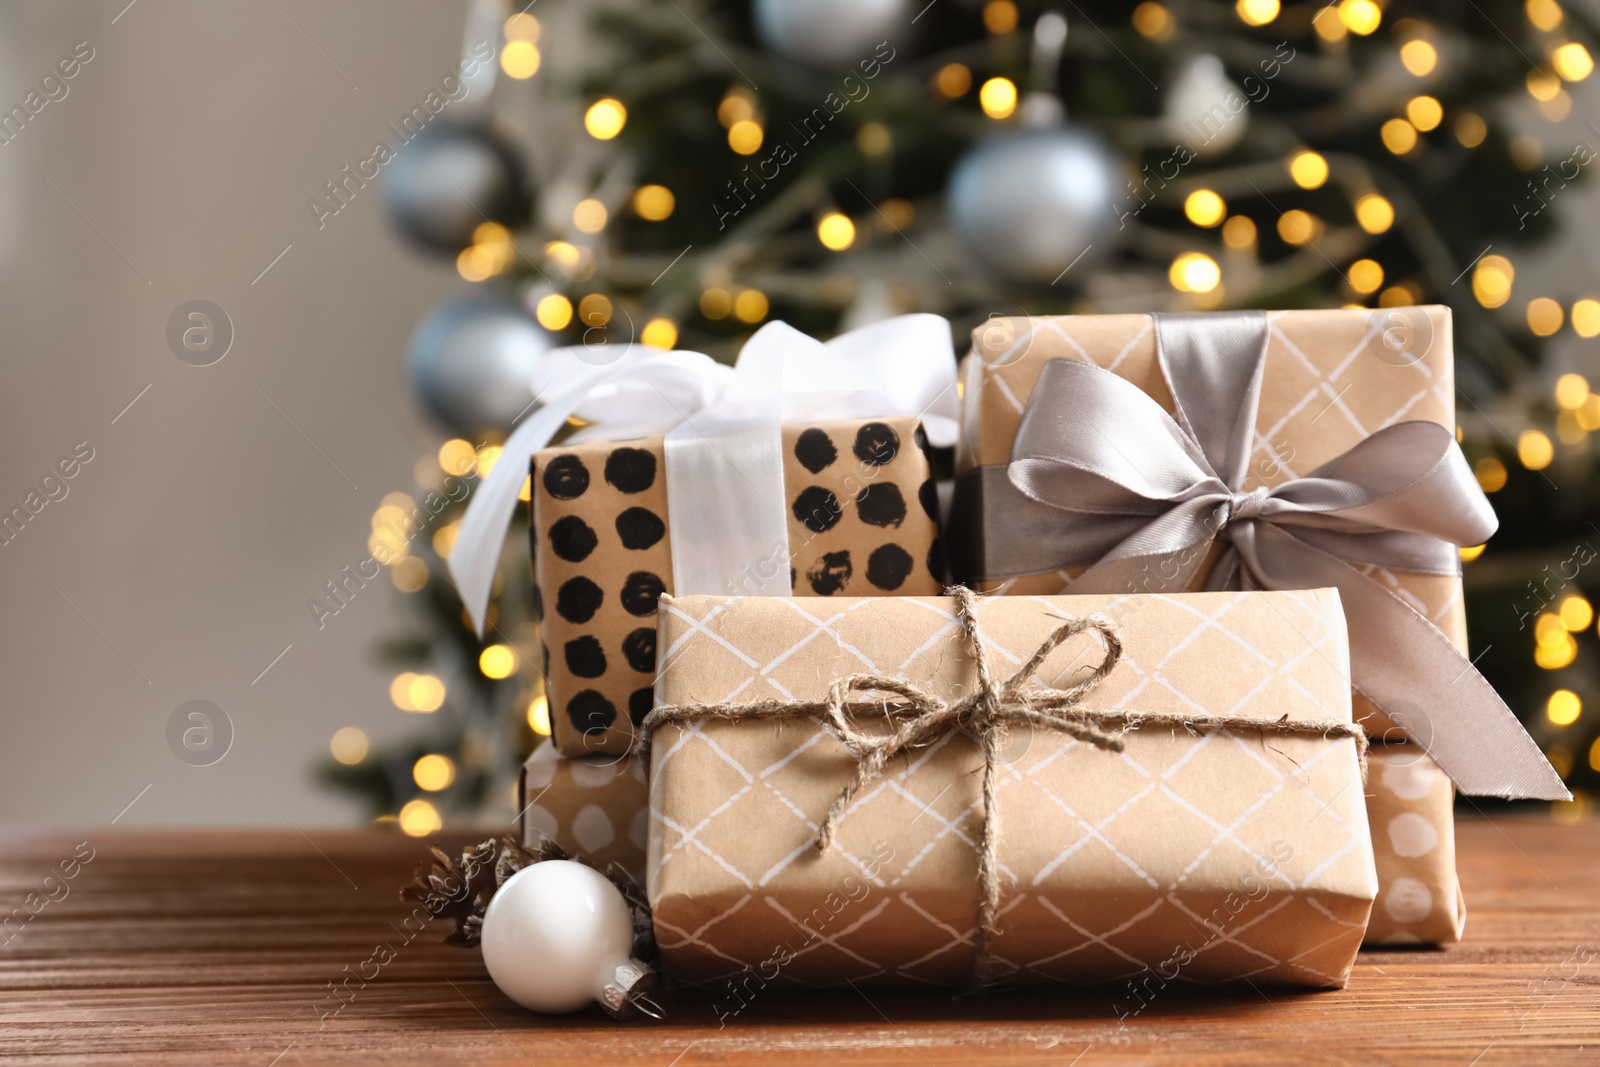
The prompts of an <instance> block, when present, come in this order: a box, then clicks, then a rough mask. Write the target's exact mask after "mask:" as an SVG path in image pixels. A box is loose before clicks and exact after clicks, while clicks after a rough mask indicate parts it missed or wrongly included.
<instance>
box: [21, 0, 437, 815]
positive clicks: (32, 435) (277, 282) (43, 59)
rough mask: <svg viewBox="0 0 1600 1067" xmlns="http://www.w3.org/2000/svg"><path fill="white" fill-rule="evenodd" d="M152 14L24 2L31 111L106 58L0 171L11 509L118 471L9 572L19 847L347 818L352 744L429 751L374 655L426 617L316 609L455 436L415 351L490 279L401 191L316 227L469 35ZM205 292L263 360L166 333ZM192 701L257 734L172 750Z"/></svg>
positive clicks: (169, 4)
mask: <svg viewBox="0 0 1600 1067" xmlns="http://www.w3.org/2000/svg"><path fill="white" fill-rule="evenodd" d="M124 4H126V0H104V2H102V0H94V2H83V3H78V2H73V3H67V2H42V0H39V2H20V0H8V2H7V3H6V4H5V5H4V6H3V7H0V104H3V105H4V108H5V109H7V110H9V108H10V107H11V105H13V104H16V103H21V102H22V101H23V98H24V96H25V95H26V94H27V92H28V91H29V90H30V88H32V87H33V86H34V85H35V83H36V82H37V81H38V79H39V78H40V77H41V76H42V75H44V74H46V73H47V72H49V71H50V70H51V69H52V67H53V66H54V64H55V63H56V61H57V60H58V59H59V58H61V57H63V56H67V55H69V54H70V53H71V51H72V49H73V46H74V44H75V43H77V42H79V41H88V42H89V44H90V46H91V47H92V48H93V49H94V58H93V59H92V60H91V61H90V62H89V63H88V64H87V65H85V66H84V67H83V68H82V70H81V71H80V72H79V73H78V75H77V76H76V77H75V78H73V79H72V80H71V81H70V82H68V83H67V85H68V87H69V92H68V95H67V96H66V97H65V98H64V99H61V100H59V101H57V102H53V103H50V104H48V105H47V106H46V107H45V108H44V109H43V111H41V112H40V113H39V114H38V115H37V116H36V117H35V118H34V119H33V120H32V121H31V122H30V123H29V124H28V125H27V126H26V128H25V129H24V130H23V132H22V133H21V134H20V135H19V136H17V137H16V138H15V139H14V140H13V141H12V142H11V143H9V144H6V145H4V146H0V275H3V281H0V511H6V510H9V509H10V508H11V507H12V506H14V505H20V504H23V503H24V500H25V497H26V496H27V494H28V492H29V491H30V490H31V489H34V488H36V487H37V484H38V482H39V479H40V478H41V477H42V476H44V475H45V474H46V473H47V472H49V471H50V470H51V468H52V466H53V465H54V464H55V463H56V462H57V460H58V459H59V458H60V457H63V456H66V455H68V454H69V453H71V452H72V450H73V448H74V446H75V445H76V444H77V443H78V442H84V441H87V442H88V445H89V447H92V449H93V450H94V458H93V459H92V460H91V461H90V462H89V463H88V464H87V465H86V466H84V467H83V468H82V469H81V471H79V473H78V474H77V475H76V477H74V478H73V479H72V480H71V481H70V482H68V483H66V484H67V486H68V488H69V493H68V495H67V496H66V497H65V498H64V499H61V500H59V501H57V502H53V503H49V504H48V505H46V506H45V507H44V509H43V510H42V511H41V512H40V513H39V514H38V515H37V516H36V517H35V518H34V519H33V520H32V521H31V522H30V523H29V524H28V525H27V526H26V528H25V529H24V531H23V532H22V534H21V535H20V536H18V537H17V538H16V539H15V540H14V541H12V542H10V543H9V544H5V545H0V610H3V612H4V615H3V628H0V821H5V822H44V823H75V824H84V825H94V824H105V823H109V822H110V821H111V820H112V818H113V817H115V816H117V814H118V812H119V811H120V810H121V809H122V808H123V807H124V806H125V805H127V804H128V803H129V801H130V800H132V799H133V798H134V797H135V796H137V795H139V794H140V792H141V790H144V789H145V787H146V786H147V785H148V786H149V790H148V792H146V793H144V794H143V796H142V797H140V799H139V800H138V802H137V803H136V804H135V805H134V806H133V807H132V808H131V809H130V810H129V811H128V812H127V814H126V815H124V816H122V818H121V820H120V822H119V824H118V825H119V826H129V825H134V826H138V825H151V824H172V823H254V824H264V825H272V824H277V825H280V826H281V825H284V822H285V820H286V819H292V820H293V821H294V822H296V823H298V824H300V825H309V824H326V823H337V822H347V821H350V820H352V819H354V818H355V817H356V815H357V811H356V808H355V806H354V805H352V804H350V803H349V802H347V801H345V800H342V799H340V798H337V797H335V796H333V795H331V794H329V793H327V792H325V791H323V790H321V789H319V788H318V787H316V786H314V785H313V784H312V782H311V779H310V775H309V767H310V765H311V763H312V761H313V760H314V759H315V758H317V757H318V756H320V755H321V754H323V753H325V752H326V751H327V744H328V738H329V736H330V735H331V734H332V732H333V731H334V730H335V729H337V728H338V727H340V726H343V725H356V726H360V727H362V728H363V729H365V730H366V731H367V732H368V733H369V734H371V735H372V736H373V737H374V739H377V738H381V737H383V736H385V735H390V734H394V733H399V732H403V731H406V730H408V729H414V728H415V727H416V725H417V724H416V722H415V721H411V722H407V721H405V719H406V716H403V715H402V714H401V713H399V712H397V711H395V709H394V708H393V707H392V706H391V705H390V704H389V702H388V697H387V680H388V676H387V674H386V673H384V672H381V671H379V670H378V669H376V668H375V667H374V666H373V665H372V664H371V661H370V658H369V649H370V647H371V645H372V642H373V640H374V639H375V637H376V636H377V635H379V634H380V633H382V632H384V631H386V630H388V629H391V628H393V627H394V625H395V620H394V617H393V610H394V607H395V604H396V600H397V598H398V597H399V594H397V593H395V592H393V591H392V590H391V589H390V588H389V586H388V585H387V582H386V580H384V579H380V580H379V584H374V585H372V586H370V587H369V589H368V590H367V591H365V592H364V593H363V594H362V595H361V596H360V597H358V599H357V600H356V601H355V602H354V603H353V604H352V605H351V606H350V608H349V609H348V610H346V611H344V612H342V613H341V614H340V615H339V616H337V617H335V618H333V619H330V620H328V622H327V626H326V628H325V629H323V630H322V631H321V632H318V631H317V629H316V627H315V624H314V622H313V621H312V616H311V613H310V612H309V610H308V609H307V606H306V601H307V599H308V598H309V597H311V596H313V595H315V594H316V593H317V591H318V589H319V586H320V585H321V583H322V582H323V581H325V580H327V579H329V578H332V577H334V576H335V574H336V573H337V572H338V570H339V568H340V567H341V566H343V565H345V564H347V563H354V562H355V561H357V560H358V559H360V558H361V557H362V556H364V555H365V554H366V547H365V546H366V540H367V535H368V522H369V517H370V515H371V513H372V511H373V510H374V508H375V507H376V506H377V504H378V501H379V499H380V498H381V497H382V496H383V494H384V493H386V492H389V491H391V490H394V489H404V488H409V487H410V484H411V477H410V470H411V466H412V464H413V462H414V461H415V460H416V458H417V457H418V456H419V455H421V454H422V453H423V452H424V451H426V450H427V449H428V448H430V447H432V446H433V445H434V444H436V442H437V440H438V436H437V434H436V433H435V432H434V431H433V430H432V429H431V428H429V427H428V426H427V425H426V424H425V423H424V422H423V421H422V420H421V418H420V417H419V416H418V415H417V414H416V413H415V411H414V409H413V406H412V403H411V399H410V397H409V394H408V391H407V387H406V384H405V382H404V379H403V374H402V354H403V351H404V344H405V340H406V337H407V334H408V332H409V331H410V329H411V326H412V324H413V323H414V322H415V320H416V318H417V317H418V316H419V315H420V314H421V312H422V311H423V310H424V309H426V308H427V307H428V306H429V305H430V304H431V303H433V302H434V301H436V300H437V299H439V298H441V297H443V296H444V295H446V294H448V293H451V292H453V291H456V290H458V289H459V288H461V287H462V285H463V283H461V282H460V281H459V280H458V279H457V278H456V277H455V273H454V270H453V269H452V268H451V266H450V265H449V264H447V263H438V262H432V261H425V260H423V259H421V258H419V257H418V256H416V255H413V254H411V253H410V252H409V251H408V250H407V249H405V248H403V247H402V246H401V244H400V242H399V240H398V239H397V238H396V237H395V236H394V235H393V234H392V233H391V231H390V229H389V226H388V224H387V221H386V219H385V218H384V214H383V211H382V205H381V204H380V203H379V199H378V193H377V189H376V187H372V186H369V187H368V189H366V190H365V191H363V192H362V193H361V194H360V195H359V196H358V197H357V198H356V199H355V201H354V202H353V203H352V204H351V205H350V206H349V207H348V208H346V209H345V210H344V211H343V212H341V213H340V214H339V215H338V216H337V217H335V218H333V219H330V220H328V222H327V225H326V227H325V228H324V229H322V230H321V231H320V232H319V231H318V229H317V226H316V224H315V222H314V221H313V219H312V215H311V212H310V211H309V210H308V208H307V205H306V201H307V199H308V198H309V197H311V196H314V195H317V194H318V193H319V191H320V190H321V187H322V185H323V183H324V182H325V181H327V180H328V179H330V178H332V177H334V176H335V175H336V173H337V172H338V171H339V169H340V168H341V167H342V166H344V165H345V164H347V163H354V162H355V161H357V160H358V159H360V158H363V157H364V156H365V155H366V154H368V152H369V150H370V147H371V145H372V144H373V142H374V141H375V140H377V139H378V138H379V137H380V136H381V135H382V133H383V127H384V123H385V122H387V121H389V120H391V119H393V118H395V117H396V116H398V115H399V114H401V113H404V112H405V111H407V110H409V108H410V107H411V105H412V104H414V103H416V102H417V101H418V100H420V99H421V97H422V95H423V94H424V93H426V92H427V90H428V89H430V88H432V87H433V85H434V84H435V83H436V82H437V81H438V79H439V76H440V75H441V74H442V73H443V72H444V71H445V70H446V68H447V67H450V66H451V65H452V64H454V63H456V62H457V61H458V60H459V56H458V52H459V50H460V42H461V32H462V17H463V8H462V5H461V4H459V3H445V2H437V0H413V2H408V3H393V2H382V3H379V2H375V0H364V2H360V3H355V2H341V3H322V2H318V0H271V2H268V3H259V2H243V0H226V2H221V0H206V2H201V0H136V3H134V5H133V6H132V7H130V8H127V9H126V10H124ZM119 12H121V14H120V16H119ZM113 20H115V21H113ZM290 20H292V24H291V21H290ZM297 27H298V29H297ZM302 31H303V35H302ZM308 38H309V40H308ZM319 51H320V53H321V54H319ZM336 67H337V69H335V68H336ZM341 72H342V73H341ZM347 78H348V80H347ZM352 82H353V83H354V85H355V86H358V87H359V88H354V87H352V84H351V83H352ZM52 184H53V185H54V188H52ZM69 200H70V203H69ZM286 246H287V247H289V250H288V252H287V253H286V254H284V255H283V257H282V259H280V260H278V261H277V263H276V264H275V265H274V266H272V268H271V270H269V271H267V273H266V274H265V275H264V276H261V277H259V278H258V275H260V274H261V272H262V270H263V269H264V268H266V267H267V265H268V264H269V263H272V261H273V259H274V257H276V256H278V255H279V253H280V252H282V251H283V250H284V249H285V247H286ZM196 298H202V299H207V300H211V301H213V302H215V303H216V304H218V305H220V306H221V307H222V308H223V309H225V311H226V312H227V314H228V316H229V317H230V318H231V319H232V322H233V324H234V329H235V332H236V337H235V340H234V342H233V346H232V349H231V351H230V352H229V353H228V355H227V356H226V358H224V359H223V360H222V361H221V362H219V363H217V364H215V365H214V366H210V367H204V368H197V367H193V366H189V365H187V364H185V363H183V362H180V361H179V360H178V359H177V358H176V357H175V356H174V355H173V353H172V352H171V351H169V349H168V345H167V341H166V336H165V334H166V327H167V320H168V317H169V315H170V314H171V313H172V311H173V310H174V308H176V307H177V306H178V305H180V304H182V303H183V302H185V301H188V300H191V299H196ZM147 386H148V390H147V391H144V392H143V393H142V395H140V394H141V391H143V390H146V387H147ZM263 394H264V395H263ZM135 396H139V400H138V402H137V403H135V404H134V405H133V407H132V408H131V409H128V410H127V411H126V412H125V413H123V414H122V415H121V417H120V418H116V417H117V416H118V413H119V412H122V411H123V408H124V406H125V405H127V404H128V403H129V402H130V401H131V400H133V399H134V397H135ZM267 398H270V402H269V400H268V399H267ZM273 405H276V406H277V408H279V409H281V413H280V411H278V410H274V406H273ZM114 418H115V419H116V421H115V422H113V419H114ZM291 420H292V425H291ZM302 434H303V436H302ZM308 439H309V440H308ZM319 449H320V451H321V453H322V454H319V452H318V450H319ZM336 467H337V469H336ZM285 646H292V647H291V648H290V649H289V651H288V653H287V654H286V655H284V656H283V658H282V659H281V660H280V661H279V662H278V663H277V664H276V665H275V666H273V667H272V669H271V670H270V671H268V672H267V673H266V674H265V676H263V677H261V678H260V680H259V681H256V682H254V683H252V679H255V678H256V677H257V675H258V674H260V672H261V671H262V669H263V668H265V667H266V666H267V665H268V664H269V663H271V662H272V660H273V658H274V657H275V656H277V655H278V654H279V653H280V652H281V651H282V650H283V649H284V648H285ZM196 698H198V699H206V700H211V701H213V702H215V703H216V704H218V705H220V706H221V707H222V708H223V709H224V710H225V711H226V712H227V713H228V715H229V717H230V718H231V719H232V722H233V724H234V727H235V730H236V736H235V740H234V742H233V748H232V750H231V751H230V752H229V754H228V755H227V757H226V758H225V759H223V760H222V761H221V762H219V763H217V764H215V765H214V766H211V767H207V768H195V767H190V766H186V765H184V764H183V763H181V762H180V761H179V760H178V759H177V758H175V757H174V755H173V754H172V752H170V751H169V750H168V746H167V742H166V739H165V730H166V724H167V719H168V717H169V715H171V713H172V712H173V710H174V709H175V708H176V707H177V706H178V705H180V704H182V703H184V702H185V701H188V700H191V699H196Z"/></svg>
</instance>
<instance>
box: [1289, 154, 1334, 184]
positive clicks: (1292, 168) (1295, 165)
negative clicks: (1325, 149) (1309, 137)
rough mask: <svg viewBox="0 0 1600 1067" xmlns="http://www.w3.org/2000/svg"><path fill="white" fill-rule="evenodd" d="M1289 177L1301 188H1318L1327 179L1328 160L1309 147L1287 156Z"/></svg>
mask: <svg viewBox="0 0 1600 1067" xmlns="http://www.w3.org/2000/svg"><path fill="white" fill-rule="evenodd" d="M1289 177H1291V178H1293V179H1294V183H1295V184H1296V185H1298V186H1299V187H1300V188H1302V189H1320V188H1321V187H1322V185H1323V183H1325V182H1326V181H1327V180H1328V161H1327V160H1326V159H1325V158H1323V156H1322V155H1321V154H1320V153H1317V152H1312V151H1310V150H1309V149H1306V150H1302V151H1299V152H1296V153H1295V154H1294V155H1292V156H1290V157H1289Z"/></svg>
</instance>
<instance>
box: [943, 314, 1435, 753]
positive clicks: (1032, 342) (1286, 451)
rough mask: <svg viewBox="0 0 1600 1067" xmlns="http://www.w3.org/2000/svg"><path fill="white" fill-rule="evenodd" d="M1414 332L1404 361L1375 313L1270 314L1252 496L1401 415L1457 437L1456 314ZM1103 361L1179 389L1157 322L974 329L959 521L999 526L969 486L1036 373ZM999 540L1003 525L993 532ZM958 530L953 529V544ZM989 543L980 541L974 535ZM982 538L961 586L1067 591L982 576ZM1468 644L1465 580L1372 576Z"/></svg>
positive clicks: (967, 539)
mask: <svg viewBox="0 0 1600 1067" xmlns="http://www.w3.org/2000/svg"><path fill="white" fill-rule="evenodd" d="M1397 310H1398V311H1402V312H1403V313H1404V316H1405V325H1406V326H1408V327H1409V328H1410V329H1411V330H1412V331H1413V333H1412V336H1410V337H1408V338H1406V342H1407V346H1406V348H1405V349H1404V350H1403V351H1401V352H1399V353H1396V352H1394V351H1393V350H1392V349H1390V348H1388V347H1386V346H1385V341H1384V337H1383V336H1382V334H1381V333H1375V331H1374V322H1375V320H1374V318H1373V316H1372V313H1371V312H1368V311H1365V310H1353V309H1348V310H1336V311H1321V310H1313V311H1280V312H1272V313H1270V314H1269V316H1268V317H1269V319H1270V322H1271V331H1270V333H1269V335H1268V341H1267V354H1266V370H1265V376H1264V380H1263V382H1262V387H1261V403H1260V407H1259V410H1258V412H1257V416H1256V443H1255V450H1254V452H1253V453H1252V455H1251V456H1250V464H1249V469H1248V472H1247V474H1246V475H1245V481H1244V485H1243V488H1244V489H1246V490H1251V489H1256V488H1259V487H1262V486H1272V485H1279V484H1282V483H1283V482H1286V481H1288V480H1290V479H1291V478H1294V477H1297V476H1300V475H1304V474H1305V473H1307V472H1309V471H1311V470H1314V469H1316V468H1317V467H1319V466H1321V465H1322V464H1323V463H1326V462H1327V461H1329V460H1331V459H1333V458H1335V457H1337V456H1339V455H1341V454H1343V453H1345V452H1347V451H1349V450H1350V449H1351V448H1352V447H1353V446H1355V445H1357V444H1359V443H1360V442H1361V441H1362V440H1363V439H1365V438H1366V437H1367V436H1368V435H1369V434H1370V433H1371V432H1372V431H1373V430H1375V429H1378V428H1379V427H1383V426H1387V425H1390V424H1392V423H1395V422H1399V421H1402V420H1426V421H1428V422H1434V423H1438V424H1439V425H1440V426H1443V427H1445V428H1446V429H1447V430H1449V431H1450V432H1451V433H1452V434H1453V433H1454V432H1455V429H1456V422H1455V363H1454V355H1453V353H1454V348H1453V341H1452V334H1451V320H1450V311H1449V309H1448V308H1443V307H1413V308H1405V309H1397ZM1056 359H1073V360H1079V361H1082V362H1088V363H1093V364H1096V365H1098V366H1100V367H1104V368H1106V369H1107V370H1110V371H1112V372H1113V373H1115V374H1117V375H1118V376H1120V377H1122V378H1125V379H1126V380H1128V381H1129V382H1132V383H1133V384H1134V385H1136V386H1138V387H1139V388H1140V389H1141V390H1143V391H1144V392H1145V393H1146V394H1148V395H1149V396H1150V397H1152V398H1153V399H1155V400H1156V401H1157V402H1158V403H1160V404H1161V406H1162V407H1163V408H1166V409H1167V410H1168V412H1169V413H1170V412H1171V410H1172V393H1171V390H1170V389H1169V388H1168V386H1167V383H1166V382H1165V381H1164V380H1163V378H1162V375H1161V369H1160V367H1159V365H1158V364H1157V360H1156V334H1155V327H1154V322H1153V320H1152V317H1151V316H1150V315H1060V316H1049V317H1037V318H1012V319H991V320H990V321H989V322H988V323H986V324H985V325H983V326H980V327H978V328H977V329H976V330H974V331H973V333H972V352H971V354H970V355H969V356H968V357H967V358H966V359H965V360H964V361H963V368H962V380H963V396H962V409H961V424H962V425H961V431H962V434H961V445H960V448H959V450H958V451H957V454H956V473H957V490H956V501H955V503H954V504H953V506H952V512H951V517H952V527H954V526H955V525H956V524H957V523H958V522H959V523H964V524H966V530H967V531H973V530H974V528H975V527H979V528H981V526H982V525H983V523H984V522H986V521H991V515H990V514H977V513H975V512H974V510H973V508H972V507H971V506H970V505H971V502H972V497H971V496H970V495H969V492H964V490H963V484H962V483H963V481H966V482H967V483H968V484H969V486H970V484H971V483H972V481H973V480H974V475H975V473H976V472H977V471H978V469H979V468H983V467H995V466H1000V465H1004V464H1006V463H1008V462H1009V461H1010V460H1011V458H1012V456H1011V450H1012V445H1013V444H1014V443H1015V441H1016V438H1017V431H1018V430H1019V429H1020V428H1021V426H1022V420H1023V415H1024V413H1025V411H1026V409H1027V404H1028V400H1029V398H1030V397H1031V396H1032V393H1033V390H1034V387H1035V386H1036V385H1037V384H1038V381H1039V375H1040V372H1041V371H1042V370H1043V368H1044V366H1045V365H1046V364H1047V363H1049V362H1050V361H1051V360H1056ZM997 532H998V533H1001V535H1003V531H997ZM955 536H956V535H955V534H954V533H952V539H953V540H954V538H955ZM978 536H979V537H981V536H982V534H979V535H978ZM975 539H976V538H974V536H973V534H972V533H970V532H969V533H966V534H965V535H964V536H963V537H962V542H963V548H962V549H961V550H958V551H956V552H954V553H953V556H952V560H951V564H952V570H953V571H954V572H955V577H956V578H957V579H958V580H970V581H969V584H971V585H972V586H973V587H974V588H976V589H982V590H984V591H997V592H1002V593H1044V594H1052V593H1060V592H1062V591H1064V590H1065V589H1067V588H1068V587H1069V586H1070V585H1071V581H1072V578H1073V571H1071V570H1065V569H1063V570H1058V571H1050V572H1047V573H1041V574H1031V575H1016V576H1011V577H1008V578H1006V579H1003V580H990V579H986V578H984V577H982V575H983V573H984V571H985V569H986V567H985V561H984V560H983V559H982V550H981V548H974V547H972V542H973V541H974V540H975ZM1372 570H1373V571H1374V572H1375V573H1373V575H1372V576H1373V577H1376V578H1377V579H1378V580H1379V581H1381V582H1383V583H1384V584H1385V585H1386V586H1388V587H1389V588H1390V589H1392V590H1393V591H1394V592H1395V593H1396V594H1398V595H1399V596H1400V597H1401V598H1402V599H1404V600H1405V601H1406V602H1407V603H1409V604H1410V605H1411V606H1412V607H1414V608H1416V610H1417V611H1418V612H1420V613H1421V614H1422V615H1423V617H1424V618H1426V619H1427V620H1428V621H1429V622H1431V623H1433V624H1434V625H1435V626H1437V627H1438V628H1439V629H1440V630H1442V631H1443V632H1444V633H1445V635H1446V636H1448V637H1449V638H1450V639H1451V640H1452V641H1453V642H1455V644H1456V645H1457V647H1458V648H1460V649H1461V650H1463V651H1465V650H1466V647H1467V621H1466V612H1465V609H1464V607H1463V604H1462V597H1461V579H1460V578H1459V577H1458V576H1446V575H1435V574H1413V573H1406V572H1403V571H1386V570H1379V569H1378V568H1373V569H1372ZM1354 699H1355V714H1356V719H1357V721H1360V722H1363V723H1367V724H1368V733H1369V734H1370V735H1371V736H1372V737H1374V738H1378V737H1382V736H1383V735H1384V732H1385V731H1386V730H1390V729H1392V728H1393V725H1394V724H1393V723H1391V722H1389V721H1388V720H1387V719H1385V718H1384V717H1383V716H1382V714H1381V713H1380V712H1378V710H1377V709H1376V708H1374V707H1373V706H1372V705H1371V704H1370V703H1368V702H1367V701H1365V700H1363V699H1362V698H1361V697H1360V696H1359V695H1357V696H1356V697H1355V698H1354Z"/></svg>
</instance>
